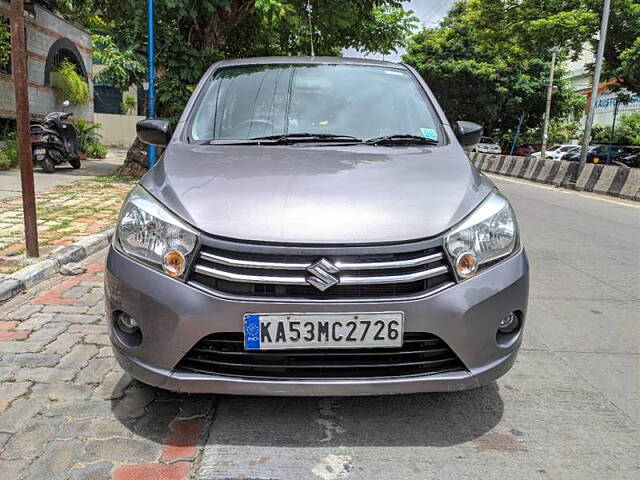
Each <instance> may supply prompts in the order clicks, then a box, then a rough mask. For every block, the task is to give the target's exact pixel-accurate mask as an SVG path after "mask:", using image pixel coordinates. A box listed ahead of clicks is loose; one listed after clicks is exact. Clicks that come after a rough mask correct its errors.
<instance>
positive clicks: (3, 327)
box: [0, 322, 18, 332]
mask: <svg viewBox="0 0 640 480" xmlns="http://www.w3.org/2000/svg"><path fill="white" fill-rule="evenodd" d="M16 325H18V322H0V331H5V332H6V331H7V330H11V329H12V328H16Z"/></svg>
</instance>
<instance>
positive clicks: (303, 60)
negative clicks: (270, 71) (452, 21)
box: [217, 56, 407, 70]
mask: <svg viewBox="0 0 640 480" xmlns="http://www.w3.org/2000/svg"><path fill="white" fill-rule="evenodd" d="M271 64H307V65H309V64H310V65H365V66H376V67H386V68H396V69H403V70H405V69H406V68H407V67H406V66H405V65H404V64H402V63H394V62H387V61H385V60H373V59H369V58H351V57H289V56H282V57H253V58H236V59H233V60H222V61H220V62H218V63H217V65H218V66H220V67H231V66H241V65H271Z"/></svg>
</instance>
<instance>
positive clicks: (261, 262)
mask: <svg viewBox="0 0 640 480" xmlns="http://www.w3.org/2000/svg"><path fill="white" fill-rule="evenodd" d="M481 133H482V129H481V128H480V127H479V126H478V125H475V124H472V123H470V122H463V121H459V122H455V123H454V124H453V125H450V124H449V122H448V121H447V119H446V117H445V115H444V113H443V111H442V110H441V108H440V107H439V106H438V103H437V102H436V100H435V98H434V96H433V94H432V93H431V92H430V90H429V88H428V87H427V85H426V84H425V83H424V81H423V80H422V79H421V78H420V76H419V75H418V74H417V73H416V72H415V71H414V70H413V69H411V68H410V67H408V66H405V65H400V64H394V63H388V62H379V61H372V60H366V59H343V58H329V57H312V58H295V57H282V58H279V57H278V58H254V59H243V60H232V61H222V62H219V63H216V64H215V65H213V66H212V67H211V68H210V69H209V70H208V71H207V72H206V74H205V75H204V77H203V78H202V80H201V81H200V83H199V84H198V86H197V88H196V89H195V91H194V93H193V95H192V97H191V99H190V100H189V102H188V104H187V106H186V108H185V110H184V113H183V115H182V117H181V119H180V121H179V122H178V124H177V127H176V128H175V131H173V132H172V131H171V127H170V124H169V123H168V122H167V121H164V120H157V119H153V120H152V119H148V120H143V121H141V122H140V123H139V124H138V136H139V138H140V139H141V140H142V141H143V142H145V143H149V144H155V145H159V146H163V147H166V150H165V151H164V153H163V155H162V159H161V160H160V161H159V162H158V164H157V165H156V166H155V167H154V168H153V169H151V170H150V171H149V173H148V174H147V175H145V176H144V177H143V178H142V180H141V181H140V184H139V185H138V186H136V187H135V188H134V189H133V191H132V192H131V193H130V195H129V197H128V198H127V200H126V201H125V203H124V205H123V207H122V211H121V213H120V217H119V219H118V225H117V229H116V234H115V236H114V239H113V242H112V245H111V247H110V250H109V255H108V259H107V269H106V276H105V288H106V298H107V301H106V309H107V318H108V319H109V323H110V329H111V330H110V331H111V340H112V342H113V347H114V351H115V354H116V357H117V359H118V361H119V362H120V364H121V365H122V366H123V367H124V369H125V370H126V371H128V372H129V373H130V374H131V375H132V376H133V377H135V378H137V379H139V380H140V381H142V382H144V383H147V384H151V385H155V386H158V387H161V388H164V389H168V390H175V391H183V392H202V393H206V392H209V393H228V394H247V395H377V394H395V393H411V392H428V391H456V390H464V389H471V388H476V387H479V386H481V385H483V384H487V383H489V382H492V381H494V380H495V379H497V378H498V377H500V376H501V375H503V374H504V373H506V372H507V371H508V370H509V369H510V368H511V366H512V365H513V363H514V361H515V358H516V355H517V353H518V349H519V347H520V344H521V341H522V331H523V326H524V322H525V317H526V310H527V301H528V294H529V271H528V268H529V267H528V262H527V258H526V255H525V252H524V249H523V246H522V244H521V241H520V235H519V231H518V226H517V223H516V218H515V216H514V213H513V210H512V208H511V206H510V205H509V202H508V201H507V199H506V198H505V197H504V196H503V195H502V194H501V193H500V192H498V190H497V189H496V187H495V186H494V185H493V184H492V182H491V181H490V180H489V179H488V178H487V177H485V176H484V175H483V174H482V173H480V172H479V171H478V170H477V169H476V168H475V167H473V166H472V165H471V163H470V162H469V160H468V158H467V156H466V155H465V153H464V151H463V149H462V146H472V145H473V144H475V143H477V142H478V140H479V138H480V135H481ZM461 145H462V146H461Z"/></svg>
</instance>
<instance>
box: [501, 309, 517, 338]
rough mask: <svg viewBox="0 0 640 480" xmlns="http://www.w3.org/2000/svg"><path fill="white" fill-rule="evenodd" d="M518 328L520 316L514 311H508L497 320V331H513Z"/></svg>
mask: <svg viewBox="0 0 640 480" xmlns="http://www.w3.org/2000/svg"><path fill="white" fill-rule="evenodd" d="M518 328H520V317H519V316H518V314H517V313H516V312H509V313H507V314H506V315H505V316H504V317H503V318H501V319H500V320H499V321H498V332H499V333H505V334H506V333H513V332H515V331H516V330H518Z"/></svg>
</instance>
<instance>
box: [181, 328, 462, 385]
mask: <svg viewBox="0 0 640 480" xmlns="http://www.w3.org/2000/svg"><path fill="white" fill-rule="evenodd" d="M176 370H178V371H183V372H185V371H186V372H193V373H201V374H207V375H224V376H234V377H243V378H264V379H289V378H296V379H314V378H372V377H406V376H416V375H434V374H437V373H445V372H454V371H466V368H465V367H464V365H463V364H462V362H461V361H460V359H459V358H458V357H457V356H456V354H455V353H453V351H452V350H451V349H450V348H449V346H448V345H447V344H446V343H445V342H444V341H443V340H441V339H440V338H438V337H436V336H435V335H431V334H428V333H405V334H404V342H403V345H402V347H400V348H369V349H366V348H361V349H349V350H346V349H330V350H329V349H327V350H278V351H274V350H270V351H245V350H244V341H243V335H242V333H241V332H230V333H216V334H213V335H209V336H207V337H205V338H203V339H202V340H200V341H199V342H198V343H197V344H196V346H195V347H193V348H192V349H191V350H190V351H189V352H188V353H187V354H186V355H185V356H184V358H183V359H182V360H181V361H180V363H179V364H178V365H177V367H176Z"/></svg>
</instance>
